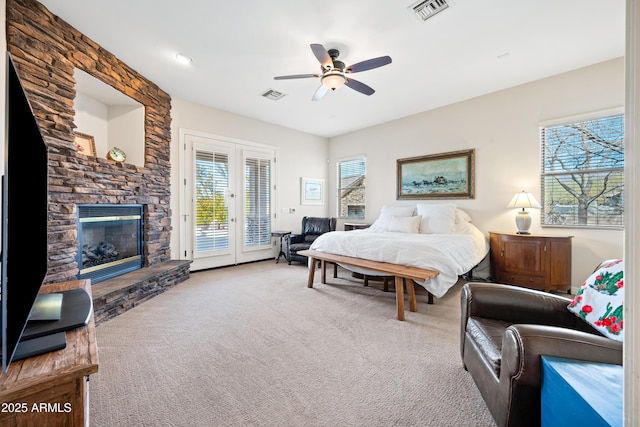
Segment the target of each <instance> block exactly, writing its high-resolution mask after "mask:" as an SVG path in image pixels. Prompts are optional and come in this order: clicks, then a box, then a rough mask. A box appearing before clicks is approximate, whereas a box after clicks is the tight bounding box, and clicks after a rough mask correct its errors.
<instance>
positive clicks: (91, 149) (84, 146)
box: [74, 132, 96, 157]
mask: <svg viewBox="0 0 640 427" xmlns="http://www.w3.org/2000/svg"><path fill="white" fill-rule="evenodd" d="M74 143H75V145H76V148H77V149H78V152H80V153H82V154H85V155H87V156H93V157H95V156H96V142H95V140H94V139H93V136H91V135H87V134H86V133H80V132H76V139H75V140H74Z"/></svg>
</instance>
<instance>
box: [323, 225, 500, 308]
mask: <svg viewBox="0 0 640 427" xmlns="http://www.w3.org/2000/svg"><path fill="white" fill-rule="evenodd" d="M311 249H313V250H316V251H320V252H327V253H332V254H337V255H345V256H350V257H356V258H362V259H368V260H372V261H379V262H389V263H393V264H400V265H409V266H413V267H419V268H424V269H427V270H438V271H439V272H440V274H438V275H437V276H436V277H434V278H433V279H431V280H428V281H427V282H417V283H418V284H420V285H421V286H423V287H424V288H425V289H427V290H428V291H429V292H431V293H432V294H433V295H434V296H436V297H438V298H440V297H442V296H443V295H444V294H445V293H446V292H447V290H449V288H451V287H452V286H453V285H455V283H456V282H457V280H458V276H459V275H462V274H464V273H466V272H467V271H469V270H471V269H472V268H473V267H475V266H476V265H477V264H478V263H479V262H480V261H482V259H483V258H484V257H485V256H486V255H487V253H488V252H489V244H488V242H487V239H486V238H485V236H484V234H482V232H481V231H480V230H478V229H477V228H476V227H475V226H474V225H472V224H470V223H463V224H457V229H456V234H412V233H396V232H390V231H384V232H377V231H372V230H368V229H365V230H353V231H332V232H330V233H325V234H323V235H321V236H319V237H318V238H317V239H316V240H315V242H313V244H312V245H311ZM344 267H346V268H349V269H350V270H352V271H357V272H360V273H366V274H371V275H379V274H380V273H374V272H367V271H365V270H358V269H357V268H353V267H351V266H344Z"/></svg>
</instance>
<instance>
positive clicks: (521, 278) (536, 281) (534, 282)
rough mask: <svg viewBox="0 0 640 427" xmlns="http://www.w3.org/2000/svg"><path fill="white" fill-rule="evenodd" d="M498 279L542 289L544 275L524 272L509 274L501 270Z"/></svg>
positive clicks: (543, 286)
mask: <svg viewBox="0 0 640 427" xmlns="http://www.w3.org/2000/svg"><path fill="white" fill-rule="evenodd" d="M498 281H500V282H505V283H508V284H511V285H518V286H525V287H528V288H536V289H544V288H545V280H544V277H539V276H538V277H536V276H526V275H524V274H511V273H508V272H503V273H502V274H501V275H500V277H499V278H498Z"/></svg>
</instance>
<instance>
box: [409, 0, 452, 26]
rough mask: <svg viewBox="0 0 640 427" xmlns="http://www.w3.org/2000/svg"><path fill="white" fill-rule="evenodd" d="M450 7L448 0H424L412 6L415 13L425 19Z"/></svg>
mask: <svg viewBox="0 0 640 427" xmlns="http://www.w3.org/2000/svg"><path fill="white" fill-rule="evenodd" d="M448 7H449V3H447V0H424V1H420V2H418V3H416V4H414V5H413V6H411V8H412V9H413V11H414V12H415V14H416V15H417V16H418V17H419V18H420V19H422V20H423V21H426V20H427V19H429V18H431V17H433V16H435V15H436V14H438V13H440V12H442V11H443V10H445V9H446V8H448Z"/></svg>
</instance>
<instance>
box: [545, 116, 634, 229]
mask: <svg viewBox="0 0 640 427" xmlns="http://www.w3.org/2000/svg"><path fill="white" fill-rule="evenodd" d="M541 141H542V143H541V148H542V177H541V178H542V201H543V203H542V205H543V209H544V214H543V215H541V218H542V225H548V226H554V225H555V226H564V227H621V226H622V225H623V213H624V192H623V190H624V116H623V115H622V114H619V115H613V116H608V117H602V118H597V119H593V120H583V121H576V122H571V123H565V124H560V125H555V126H549V127H544V128H542V129H541Z"/></svg>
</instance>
